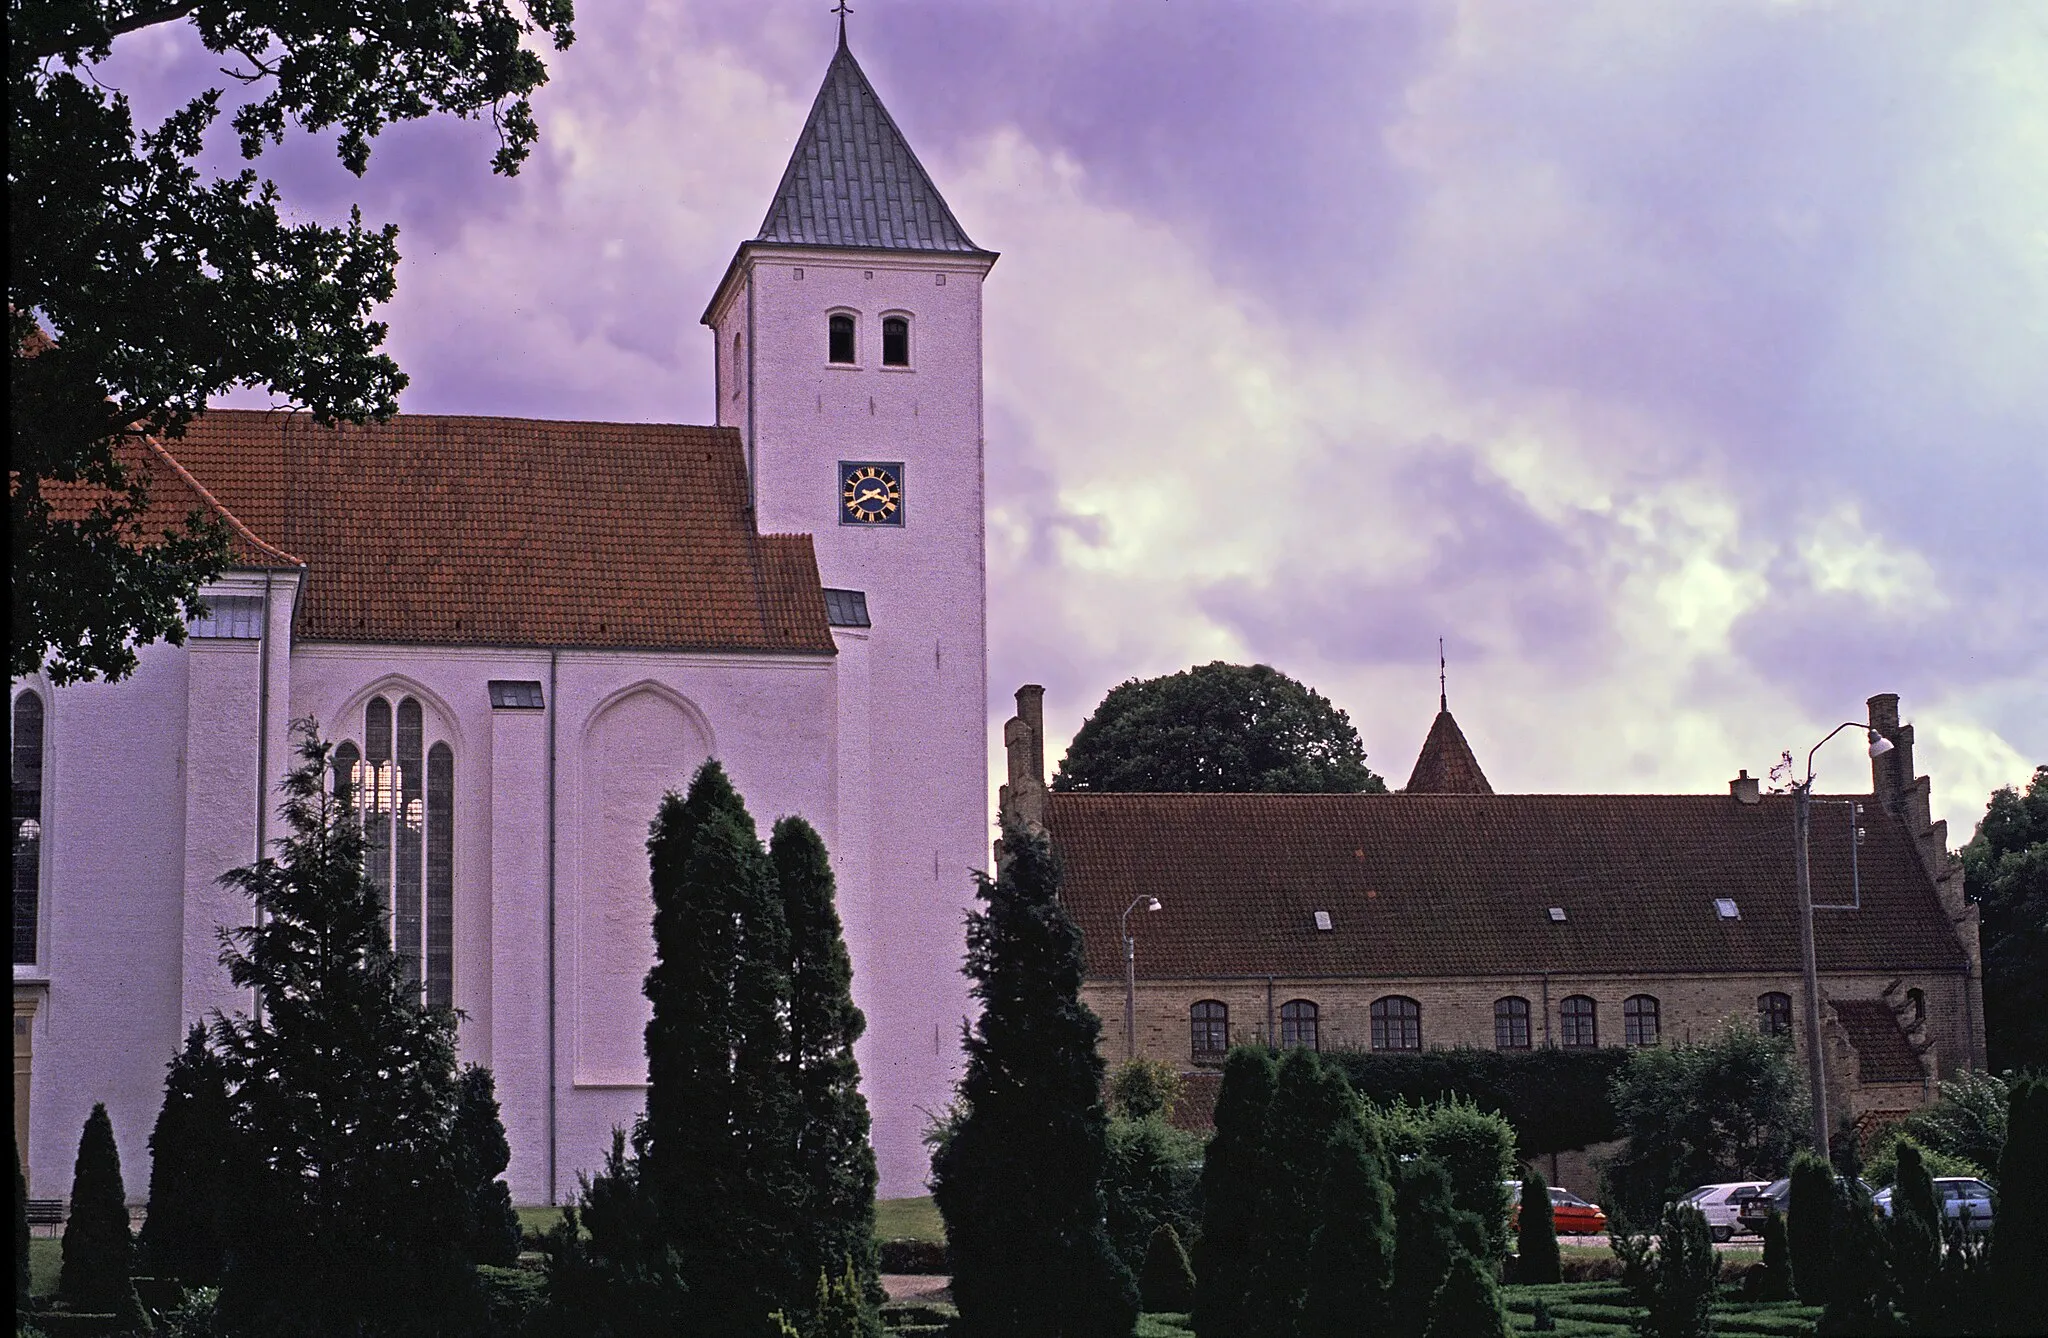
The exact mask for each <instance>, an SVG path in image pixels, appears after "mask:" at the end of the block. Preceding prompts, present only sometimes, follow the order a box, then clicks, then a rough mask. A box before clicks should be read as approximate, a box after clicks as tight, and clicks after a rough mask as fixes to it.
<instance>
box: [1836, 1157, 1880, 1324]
mask: <svg viewBox="0 0 2048 1338" xmlns="http://www.w3.org/2000/svg"><path fill="white" fill-rule="evenodd" d="M1834 1200H1835V1203H1834V1209H1835V1210H1834V1221H1833V1226H1832V1230H1831V1232H1830V1234H1829V1241H1828V1302H1827V1311H1826V1313H1825V1314H1823V1315H1822V1316H1821V1323H1820V1327H1819V1329H1818V1330H1817V1332H1819V1333H1824V1334H1826V1333H1842V1334H1849V1333H1855V1334H1861V1333H1868V1332H1872V1331H1873V1330H1875V1331H1880V1332H1881V1331H1883V1329H1884V1328H1885V1327H1886V1326H1887V1324H1888V1322H1889V1321H1890V1319H1891V1313H1892V1311H1891V1301H1892V1295H1893V1287H1892V1276H1891V1270H1890V1269H1889V1268H1888V1267H1887V1262H1888V1261H1887V1259H1886V1251H1885V1239H1884V1230H1883V1228H1882V1227H1880V1226H1879V1225H1878V1220H1877V1212H1876V1209H1874V1208H1873V1207H1872V1206H1871V1203H1870V1192H1869V1191H1868V1190H1866V1189H1865V1188H1864V1187H1863V1186H1862V1185H1861V1184H1859V1183H1858V1181H1857V1177H1855V1176H1853V1175H1844V1176H1839V1177H1837V1178H1836V1180H1835V1184H1834Z"/></svg>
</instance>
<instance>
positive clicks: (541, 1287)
mask: <svg viewBox="0 0 2048 1338" xmlns="http://www.w3.org/2000/svg"><path fill="white" fill-rule="evenodd" d="M476 1278H477V1283H478V1284H479V1285H480V1286H481V1287H482V1289H483V1294H484V1304H485V1307H486V1308H487V1311H488V1313H489V1315H490V1331H491V1332H492V1333H493V1334H518V1333H524V1332H525V1331H526V1324H527V1322H528V1317H529V1316H532V1315H534V1314H537V1313H539V1312H540V1311H541V1310H542V1309H544V1308H545V1307H546V1306H547V1302H548V1279H547V1274H545V1273H537V1272H534V1271H533V1270H531V1269H525V1268H504V1267H500V1266H498V1265H496V1264H483V1265H479V1266H478V1268H477V1270H476Z"/></svg>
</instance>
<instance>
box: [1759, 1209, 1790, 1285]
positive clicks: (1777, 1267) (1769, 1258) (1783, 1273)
mask: <svg viewBox="0 0 2048 1338" xmlns="http://www.w3.org/2000/svg"><path fill="white" fill-rule="evenodd" d="M1763 1241H1764V1263H1763V1267H1764V1275H1763V1285H1762V1286H1761V1287H1760V1288H1759V1290H1758V1295H1757V1299H1758V1300H1759V1301H1788V1300H1790V1299H1791V1298H1792V1250H1791V1247H1790V1246H1789V1245H1788V1244H1787V1243H1786V1239H1785V1218H1784V1216H1783V1215H1782V1214H1780V1213H1779V1212H1778V1210H1777V1209H1776V1208H1772V1209H1771V1210H1770V1211H1768V1212H1766V1213H1765V1214H1764V1226H1763Z"/></svg>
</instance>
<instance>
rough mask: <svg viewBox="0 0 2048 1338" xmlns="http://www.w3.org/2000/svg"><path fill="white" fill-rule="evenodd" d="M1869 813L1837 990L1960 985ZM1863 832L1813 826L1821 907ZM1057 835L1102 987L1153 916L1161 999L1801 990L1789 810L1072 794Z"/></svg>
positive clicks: (1916, 868) (1896, 842) (1149, 962)
mask: <svg viewBox="0 0 2048 1338" xmlns="http://www.w3.org/2000/svg"><path fill="white" fill-rule="evenodd" d="M1864 802H1865V803H1866V806H1867V812H1866V814H1865V815H1864V817H1863V818H1862V819H1861V821H1862V823H1863V825H1864V827H1865V829H1866V831H1867V836H1866V838H1865V840H1864V843H1863V845H1862V847H1861V849H1860V851H1859V862H1860V866H1861V875H1862V877H1861V884H1862V909H1861V910H1858V911H1841V910H1820V911H1818V912H1817V913H1816V922H1817V932H1818V936H1819V954H1820V965H1821V968H1822V970H1824V971H1830V972H1842V971H1899V970H1906V969H1920V968H1926V969H1934V970H1956V969H1960V968H1961V966H1962V964H1963V961H1964V956H1963V948H1962V945H1961V943H1960V942H1959V941H1958V940H1957V938H1956V935H1955V932H1954V930H1953V929H1952V928H1951V926H1950V925H1949V923H1948V921H1947V919H1946V917H1945V916H1944V915H1943V913H1942V910H1941V907H1940V904H1939V902H1938V901H1937V899H1936V894H1935V891H1934V887H1933V884H1932V883H1931V882H1930V880H1929V879H1928V877H1927V875H1926V873H1925V871H1924V870H1923V869H1922V867H1921V864H1920V861H1919V857H1918V856H1917V854H1916V853H1915V851H1914V848H1913V845H1912V842H1911V840H1910V838H1909V837H1908V835H1907V833H1906V831H1905V828H1904V825H1903V824H1902V823H1901V822H1899V821H1898V820H1897V819H1895V818H1891V817H1888V816H1885V815H1884V814H1883V813H1882V811H1881V809H1880V806H1879V805H1878V804H1876V803H1875V802H1872V801H1869V800H1867V799H1866V800H1865V801H1864ZM1848 822H1849V819H1848V811H1847V810H1846V809H1842V808H1837V807H1834V806H1832V805H1819V806H1817V807H1816V810H1815V824H1814V826H1815V830H1814V839H1813V846H1812V857H1813V876H1814V896H1815V900H1816V902H1817V903H1845V902H1848V901H1849V900H1850V883H1849V847H1848V841H1849V828H1848ZM1048 826H1049V828H1050V830H1051V833H1052V838H1053V842H1054V845H1055V847H1056V848H1057V850H1058V852H1059V855H1060V857H1061V860H1062V863H1063V866H1064V869H1065V883H1064V888H1065V891H1064V893H1063V897H1064V900H1065V902H1066V904H1067V906H1068V907H1069V909H1070V910H1071V911H1072V912H1073V914H1074V916H1075V918H1076V919H1077V920H1078V921H1079V923H1080V926H1081V929H1082V932H1083V934H1084V938H1085V943H1086V952H1087V969H1088V973H1089V975H1090V976H1093V977H1110V978H1120V977H1121V976H1122V974H1123V970H1124V964H1123V956H1122V944H1121V942H1120V935H1119V931H1118V928H1117V917H1118V916H1119V915H1120V914H1121V913H1122V911H1123V908H1124V907H1125V906H1127V905H1129V904H1130V901H1131V899H1132V898H1133V897H1137V896H1143V895H1152V896H1156V897H1158V898H1159V899H1160V901H1161V903H1162V904H1163V910H1162V911H1161V913H1159V914H1156V915H1148V916H1145V917H1144V923H1143V925H1142V926H1141V927H1140V929H1139V933H1138V940H1139V941H1138V954H1137V962H1138V972H1139V974H1140V975H1142V976H1144V977H1146V978H1147V979H1192V978H1199V977H1216V976H1232V975H1236V976H1263V975H1268V974H1272V975H1285V976H1295V977H1319V978H1360V977H1365V978H1373V977H1386V978H1414V977H1418V976H1421V977H1428V976H1443V975H1501V974H1516V975H1526V974H1529V973H1533V972H1537V971H1545V970H1548V971H1555V972H1559V973H1564V974H1591V973H1611V972H1618V971H1619V972H1642V973H1687V974H1689V973H1699V972H1732V971H1742V972H1748V971H1762V972H1784V973H1788V974H1796V973H1797V972H1798V971H1799V933H1798V926H1797V921H1796V918H1795V916H1794V913H1793V906H1794V890H1793V889H1794V882H1793V870H1792V805H1791V800H1790V799H1789V798H1788V797H1786V796H1781V795H1770V796H1765V797H1764V799H1763V802H1761V803H1759V804H1753V805H1752V804H1741V803H1737V802H1736V801H1734V800H1733V799H1731V798H1728V797H1726V796H1720V795H1227V794H1199V795H1183V794H1170V795H1169V794H1079V793H1071V792H1068V793H1054V794H1053V795H1052V796H1051V800H1050V810H1049V815H1048ZM1716 898H1731V899H1733V900H1734V901H1735V903H1736V906H1737V909H1738V910H1739V912H1740V918H1736V919H1725V918H1722V917H1721V916H1720V915H1718V914H1717V912H1716V908H1715V905H1714V902H1715V899H1716ZM1552 906H1559V907H1562V908H1563V909H1564V911H1565V919H1564V921H1563V922H1562V923H1557V922H1553V920H1552V919H1551V918H1550V915H1549V913H1548V912H1549V908H1550V907H1552ZM1316 911H1328V912H1329V913H1330V916H1331V922H1332V926H1333V927H1332V929H1331V930H1329V931H1327V932H1325V931H1319V930H1318V929H1317V928H1316V927H1315V923H1314V913H1315V912H1316Z"/></svg>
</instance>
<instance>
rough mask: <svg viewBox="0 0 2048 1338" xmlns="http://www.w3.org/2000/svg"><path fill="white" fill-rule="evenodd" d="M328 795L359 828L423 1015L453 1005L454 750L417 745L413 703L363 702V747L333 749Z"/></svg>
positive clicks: (420, 724) (422, 739)
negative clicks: (422, 998) (347, 807)
mask: <svg viewBox="0 0 2048 1338" xmlns="http://www.w3.org/2000/svg"><path fill="white" fill-rule="evenodd" d="M333 770H334V789H335V793H336V794H337V795H345V796H346V798H347V800H348V802H350V803H351V804H352V805H353V806H354V808H355V810H356V813H357V815H358V817H359V818H360V820H361V822H362V825H363V837H364V852H363V875H364V879H365V881H367V882H368V883H369V885H370V887H371V888H372V889H373V891H374V892H375V893H376V895H377V897H378V899H379V900H380V901H381V902H382V903H383V905H384V908H385V917H386V919H385V924H386V926H387V927H388V928H389V930H390V933H391V948H392V951H393V952H394V953H396V954H397V956H398V959H399V961H400V962H401V963H402V964H403V965H404V970H405V975H406V979H407V980H409V981H411V982H412V983H413V984H415V985H418V986H422V987H423V988H424V990H425V993H426V1001H427V1004H428V1006H429V1007H434V1008H452V1007H454V1005H455V751H454V749H452V748H451V747H449V746H448V744H447V743H445V742H441V741H437V742H435V743H434V745H433V747H432V748H428V747H427V746H426V720H425V713H424V712H423V711H422V710H421V708H420V703H419V699H418V698H416V697H401V698H399V700H398V705H397V709H396V710H394V709H393V708H392V704H391V700H390V698H388V697H382V696H378V697H372V698H371V699H370V700H369V703H368V704H367V705H366V706H365V707H364V708H363V743H362V747H361V749H360V750H359V749H358V748H357V746H356V744H355V742H354V741H353V740H349V741H347V742H344V743H342V744H340V745H339V746H338V747H336V748H335V750H334V762H333Z"/></svg>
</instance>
